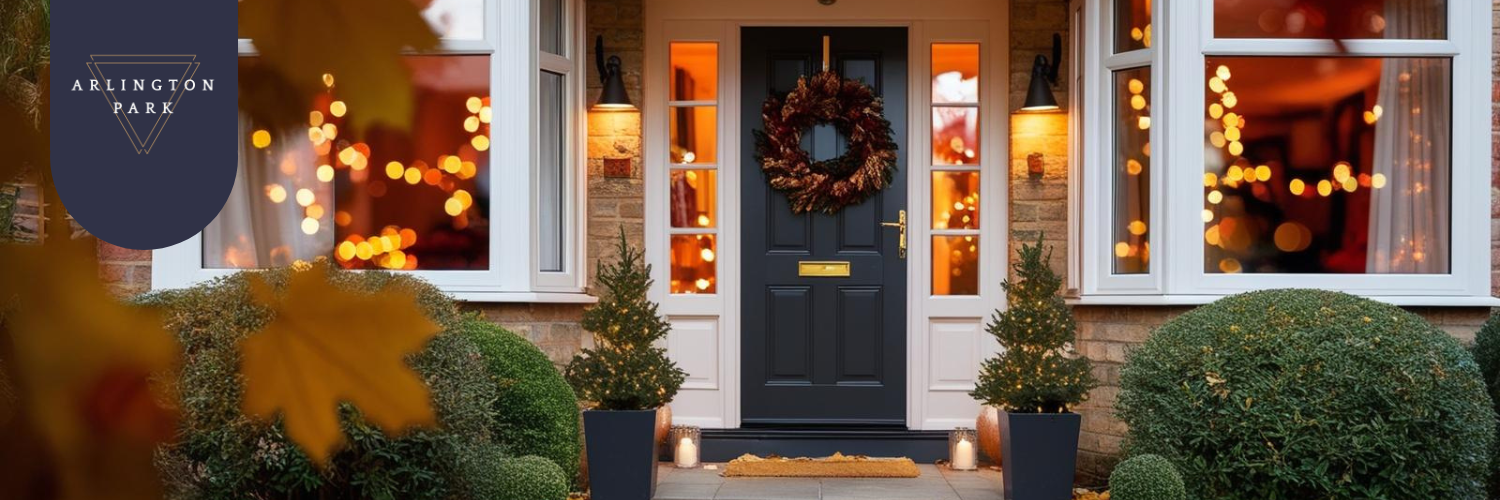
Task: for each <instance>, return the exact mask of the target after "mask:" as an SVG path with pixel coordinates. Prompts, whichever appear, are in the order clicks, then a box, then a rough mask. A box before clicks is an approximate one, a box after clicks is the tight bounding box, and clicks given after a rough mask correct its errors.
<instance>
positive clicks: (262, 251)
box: [203, 56, 492, 270]
mask: <svg viewBox="0 0 1500 500" xmlns="http://www.w3.org/2000/svg"><path fill="white" fill-rule="evenodd" d="M405 60H406V63H407V66H408V68H409V69H410V70H411V72H412V78H413V82H412V83H413V87H414V88H413V90H414V95H413V97H412V98H413V100H414V102H415V103H416V106H415V109H416V113H415V115H414V116H413V122H412V123H411V124H410V126H409V131H396V130H393V129H387V128H380V127H376V128H375V129H373V130H351V129H350V126H349V125H348V124H349V123H350V122H349V121H348V117H350V116H353V115H357V114H358V113H359V112H360V110H359V109H353V108H351V107H350V106H348V105H347V104H346V103H345V102H344V101H342V100H340V99H339V89H338V75H332V74H325V75H323V77H322V78H323V84H324V87H325V88H326V92H325V93H324V94H322V95H321V96H320V97H319V98H318V100H317V101H316V103H315V105H314V108H313V109H311V110H308V111H307V113H306V115H305V116H306V121H305V123H301V124H297V125H295V126H287V127H272V126H270V125H262V124H256V123H250V121H249V120H245V123H246V125H245V127H244V128H245V138H244V139H243V141H242V144H244V147H243V149H242V154H241V162H240V168H239V172H238V174H237V179H236V182H235V189H234V192H233V193H232V194H231V196H230V199H229V201H228V203H226V204H225V207H224V209H223V210H222V211H221V212H220V213H219V216H218V218H216V219H215V220H214V222H213V223H211V224H210V225H209V226H208V227H207V228H205V229H204V231H203V250H204V253H203V255H204V264H205V267H210V268H261V267H274V266H285V265H289V264H292V263H294V262H297V261H310V260H313V259H316V258H318V257H326V258H328V259H329V260H331V261H334V262H336V263H338V265H340V266H343V267H345V268H355V269H359V268H383V269H400V270H416V269H434V270H437V269H440V270H479V269H488V267H489V231H490V224H489V214H488V205H489V197H488V193H489V157H490V154H489V149H490V139H489V132H490V126H489V123H490V119H491V117H492V112H491V109H490V107H489V97H488V93H489V68H490V62H489V56H410V57H407V58H406V59H405ZM255 65H256V60H255V59H254V58H248V57H247V58H241V59H240V66H241V68H240V71H241V75H242V76H241V78H242V79H243V78H245V77H246V75H253V74H254V71H255V70H256V67H255ZM356 138H357V139H356Z"/></svg>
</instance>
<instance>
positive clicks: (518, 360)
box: [459, 318, 582, 483]
mask: <svg viewBox="0 0 1500 500" xmlns="http://www.w3.org/2000/svg"><path fill="white" fill-rule="evenodd" d="M459 330H460V331H461V332H463V335H464V336H465V337H468V338H469V339H470V340H472V341H473V342H474V343H475V344H476V345H478V346H479V351H480V352H481V353H483V354H484V362H485V365H486V366H487V367H488V369H489V374H490V377H491V379H493V380H494V382H495V385H496V387H498V394H497V397H496V398H495V402H494V408H495V420H494V426H493V427H492V430H493V432H494V433H495V435H496V437H497V439H498V440H499V441H500V442H501V443H503V444H504V445H505V447H506V451H507V452H508V453H509V454H510V455H517V456H519V455H537V456H541V457H544V458H546V459H548V460H551V461H553V462H556V463H557V465H558V466H559V467H561V468H562V471H563V474H564V475H565V476H566V477H567V478H568V480H569V482H570V483H571V482H572V481H573V480H574V479H576V477H577V476H578V463H579V462H578V455H579V449H580V448H581V447H582V445H581V444H580V443H579V433H578V425H579V424H578V399H577V398H576V397H574V396H573V388H572V386H569V385H568V382H567V381H566V380H563V378H562V374H560V373H558V371H557V368H556V367H555V366H553V364H552V361H551V360H549V359H547V355H546V354H544V353H542V351H541V349H537V347H536V346H535V345H533V344H532V343H531V342H530V341H527V340H526V339H525V338H522V337H521V336H519V335H516V334H514V333H511V332H510V331H508V330H505V329H504V328H501V327H499V326H496V325H494V324H491V323H488V322H485V321H483V320H480V319H477V318H474V319H469V320H466V321H464V322H463V324H462V326H460V328H459Z"/></svg>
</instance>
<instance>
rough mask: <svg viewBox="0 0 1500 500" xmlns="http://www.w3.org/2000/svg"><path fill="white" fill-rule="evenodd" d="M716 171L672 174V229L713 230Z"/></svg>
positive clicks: (717, 219) (717, 197)
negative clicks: (711, 228) (701, 228)
mask: <svg viewBox="0 0 1500 500" xmlns="http://www.w3.org/2000/svg"><path fill="white" fill-rule="evenodd" d="M718 176H719V172H718V171H716V170H673V171H672V201H671V203H672V205H671V206H670V207H669V210H670V211H671V213H672V227H715V226H717V225H718V223H719V217H718V213H717V209H718V208H717V207H718V203H719V201H718V200H719V194H718V187H719V186H718V185H719V182H718V180H719V179H718Z"/></svg>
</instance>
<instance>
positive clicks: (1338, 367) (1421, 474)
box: [1115, 290, 1495, 500]
mask: <svg viewBox="0 0 1500 500" xmlns="http://www.w3.org/2000/svg"><path fill="white" fill-rule="evenodd" d="M1115 410H1116V412H1117V414H1118V415H1119V417H1120V419H1121V420H1123V421H1124V423H1125V424H1126V425H1127V426H1128V428H1129V429H1128V434H1127V436H1126V441H1125V446H1124V448H1125V451H1126V454H1127V455H1130V456H1135V455H1141V454H1156V455H1161V456H1162V457H1165V458H1166V459H1168V460H1170V461H1171V462H1172V463H1173V464H1174V465H1176V466H1177V468H1178V470H1179V471H1180V472H1181V473H1182V476H1183V479H1184V480H1185V482H1186V484H1187V488H1188V492H1189V496H1191V497H1193V498H1219V499H1226V500H1233V499H1303V498H1362V499H1412V500H1415V499H1428V498H1444V499H1482V498H1485V481H1486V479H1487V478H1488V477H1489V464H1490V446H1491V444H1492V443H1493V441H1494V439H1495V413H1494V411H1493V409H1492V407H1491V401H1490V398H1489V397H1488V396H1487V395H1486V394H1485V386H1484V381H1483V380H1481V378H1480V371H1479V366H1478V365H1477V364H1476V363H1475V362H1474V358H1473V357H1472V356H1470V355H1469V353H1468V352H1467V351H1466V350H1465V349H1464V347H1463V346H1462V345H1460V344H1459V342H1458V341H1457V340H1455V339H1454V338H1453V337H1451V336H1449V335H1448V334H1447V333H1445V332H1444V331H1443V330H1441V329H1438V328H1437V327H1434V326H1432V325H1431V324H1429V323H1427V322H1426V321H1424V320H1423V319H1422V318H1421V317H1419V316H1417V315H1415V314H1412V313H1410V312H1408V311H1405V310H1403V309H1401V308H1399V307H1396V306H1392V305H1389V304H1384V303H1380V302H1375V301H1373V300H1369V299H1364V298H1359V297H1355V296H1352V295H1347V294H1343V293H1337V292H1329V291H1322V290H1265V291H1258V292H1251V293H1246V294H1241V295H1235V296H1231V297H1226V298H1223V299H1220V300H1218V301H1216V302H1214V303H1212V304H1209V305H1206V306H1203V307H1199V308H1197V309H1194V310H1192V311H1190V312H1188V313H1186V314H1183V315H1181V316H1178V317H1177V318H1175V319H1173V320H1172V321H1169V322H1167V323H1166V324H1165V325H1163V326H1162V327H1161V328H1159V329H1157V330H1156V331H1155V332H1154V333H1152V335H1151V337H1150V338H1149V339H1147V340H1146V343H1145V344H1144V345H1142V346H1141V347H1140V348H1138V349H1136V350H1134V351H1131V353H1130V354H1129V356H1128V358H1127V361H1126V364H1125V366H1124V368H1123V369H1122V370H1121V381H1120V395H1119V398H1118V401H1117V403H1116V405H1115Z"/></svg>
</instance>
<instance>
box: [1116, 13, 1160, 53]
mask: <svg viewBox="0 0 1500 500" xmlns="http://www.w3.org/2000/svg"><path fill="white" fill-rule="evenodd" d="M1111 1H1113V2H1114V3H1115V37H1114V38H1115V52H1130V51H1132V50H1137V49H1148V48H1151V0H1111Z"/></svg>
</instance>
